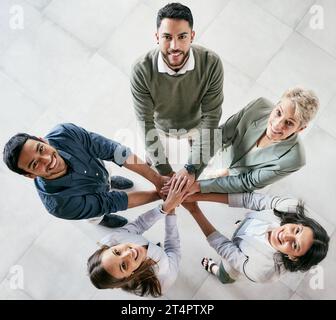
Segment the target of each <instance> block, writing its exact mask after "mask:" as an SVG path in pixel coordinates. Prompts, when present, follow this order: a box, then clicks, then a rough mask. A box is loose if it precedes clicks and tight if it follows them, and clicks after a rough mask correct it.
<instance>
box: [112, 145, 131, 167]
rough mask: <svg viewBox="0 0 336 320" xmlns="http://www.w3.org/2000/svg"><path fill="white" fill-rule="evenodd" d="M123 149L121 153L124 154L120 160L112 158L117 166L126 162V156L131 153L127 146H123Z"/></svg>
mask: <svg viewBox="0 0 336 320" xmlns="http://www.w3.org/2000/svg"><path fill="white" fill-rule="evenodd" d="M124 148H125V150H123V152H122V153H123V154H125V156H123V157H122V161H118V159H114V163H115V164H117V165H118V166H119V167H122V166H123V165H124V163H125V162H126V160H127V159H128V157H129V156H130V155H131V154H132V150H131V149H130V148H128V147H124Z"/></svg>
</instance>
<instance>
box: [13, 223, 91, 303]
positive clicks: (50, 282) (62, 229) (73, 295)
mask: <svg viewBox="0 0 336 320" xmlns="http://www.w3.org/2000/svg"><path fill="white" fill-rule="evenodd" d="M94 249H95V244H94V243H93V241H92V240H90V239H89V238H88V237H86V236H85V235H84V234H83V233H81V232H80V231H79V230H78V229H76V228H74V227H73V226H72V225H71V223H69V222H68V221H62V220H57V221H53V222H52V223H51V224H50V225H49V226H48V227H47V228H46V229H45V230H44V232H43V233H42V234H41V236H40V237H39V238H38V239H37V240H36V241H35V243H34V245H33V246H32V247H31V248H30V249H29V250H28V251H27V252H26V254H25V255H24V256H23V257H22V258H21V259H20V261H19V262H18V264H20V265H21V266H22V267H23V270H24V276H25V283H24V288H25V290H26V291H27V292H28V293H29V295H30V296H32V297H33V298H34V299H65V300H67V299H75V300H77V299H90V298H91V297H92V296H93V294H94V293H95V288H94V287H93V286H92V285H91V283H90V280H89V278H88V276H87V271H86V263H87V259H88V257H89V256H90V255H91V253H92V252H94ZM37 275H38V276H37Z"/></svg>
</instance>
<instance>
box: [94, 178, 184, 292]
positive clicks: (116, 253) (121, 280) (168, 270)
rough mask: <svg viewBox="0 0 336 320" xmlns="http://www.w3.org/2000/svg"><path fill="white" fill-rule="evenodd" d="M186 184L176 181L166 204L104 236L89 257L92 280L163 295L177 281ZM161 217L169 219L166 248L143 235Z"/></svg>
mask: <svg viewBox="0 0 336 320" xmlns="http://www.w3.org/2000/svg"><path fill="white" fill-rule="evenodd" d="M186 184H187V179H186V178H185V179H184V180H182V181H181V182H180V183H174V184H172V186H171V188H170V190H169V194H168V196H167V198H166V200H165V201H164V203H163V204H162V205H160V206H158V207H156V208H154V209H152V210H150V211H148V212H146V213H144V214H142V215H140V216H139V217H138V218H137V219H135V220H134V221H133V222H130V223H128V224H126V225H125V226H123V227H121V228H117V229H115V230H113V232H112V233H111V234H110V235H108V236H106V237H105V238H103V239H102V241H101V243H102V247H101V248H100V249H98V250H97V251H96V252H95V253H94V254H93V255H92V256H91V257H90V258H89V260H88V272H89V276H90V280H91V282H92V283H93V285H94V286H95V287H97V288H98V289H107V288H111V289H113V288H121V289H123V290H125V291H128V292H131V293H134V294H136V295H140V296H144V295H149V294H150V295H152V296H153V297H159V296H161V295H162V294H163V293H164V292H165V291H166V290H167V289H168V288H169V287H170V286H171V285H172V284H173V283H174V281H175V279H176V277H177V274H178V268H179V262H180V259H181V252H180V239H179V233H178V229H177V224H176V216H175V214H174V211H175V210H174V209H175V208H176V207H177V206H179V205H180V204H181V202H182V201H183V197H184V196H185V193H186V192H185V186H186ZM161 218H165V240H164V248H161V247H160V246H158V245H156V244H154V243H152V242H150V241H148V240H147V239H146V238H145V237H143V236H142V234H143V233H144V232H145V231H146V230H148V229H149V228H150V227H151V226H153V225H154V224H155V222H157V221H158V220H160V219H161Z"/></svg>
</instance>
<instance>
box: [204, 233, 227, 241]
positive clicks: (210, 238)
mask: <svg viewBox="0 0 336 320" xmlns="http://www.w3.org/2000/svg"><path fill="white" fill-rule="evenodd" d="M222 236H223V235H222V234H221V233H220V232H219V231H217V230H215V231H214V232H212V233H210V234H209V235H208V236H207V238H206V239H207V241H208V242H211V241H213V240H216V239H217V238H218V237H222Z"/></svg>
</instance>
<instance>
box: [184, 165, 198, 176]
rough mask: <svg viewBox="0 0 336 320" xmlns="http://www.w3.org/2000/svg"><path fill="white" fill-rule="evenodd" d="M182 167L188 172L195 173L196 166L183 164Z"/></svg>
mask: <svg viewBox="0 0 336 320" xmlns="http://www.w3.org/2000/svg"><path fill="white" fill-rule="evenodd" d="M184 168H185V169H186V170H187V172H188V173H189V174H195V173H196V168H195V166H194V165H193V164H188V163H187V164H185V165H184Z"/></svg>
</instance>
